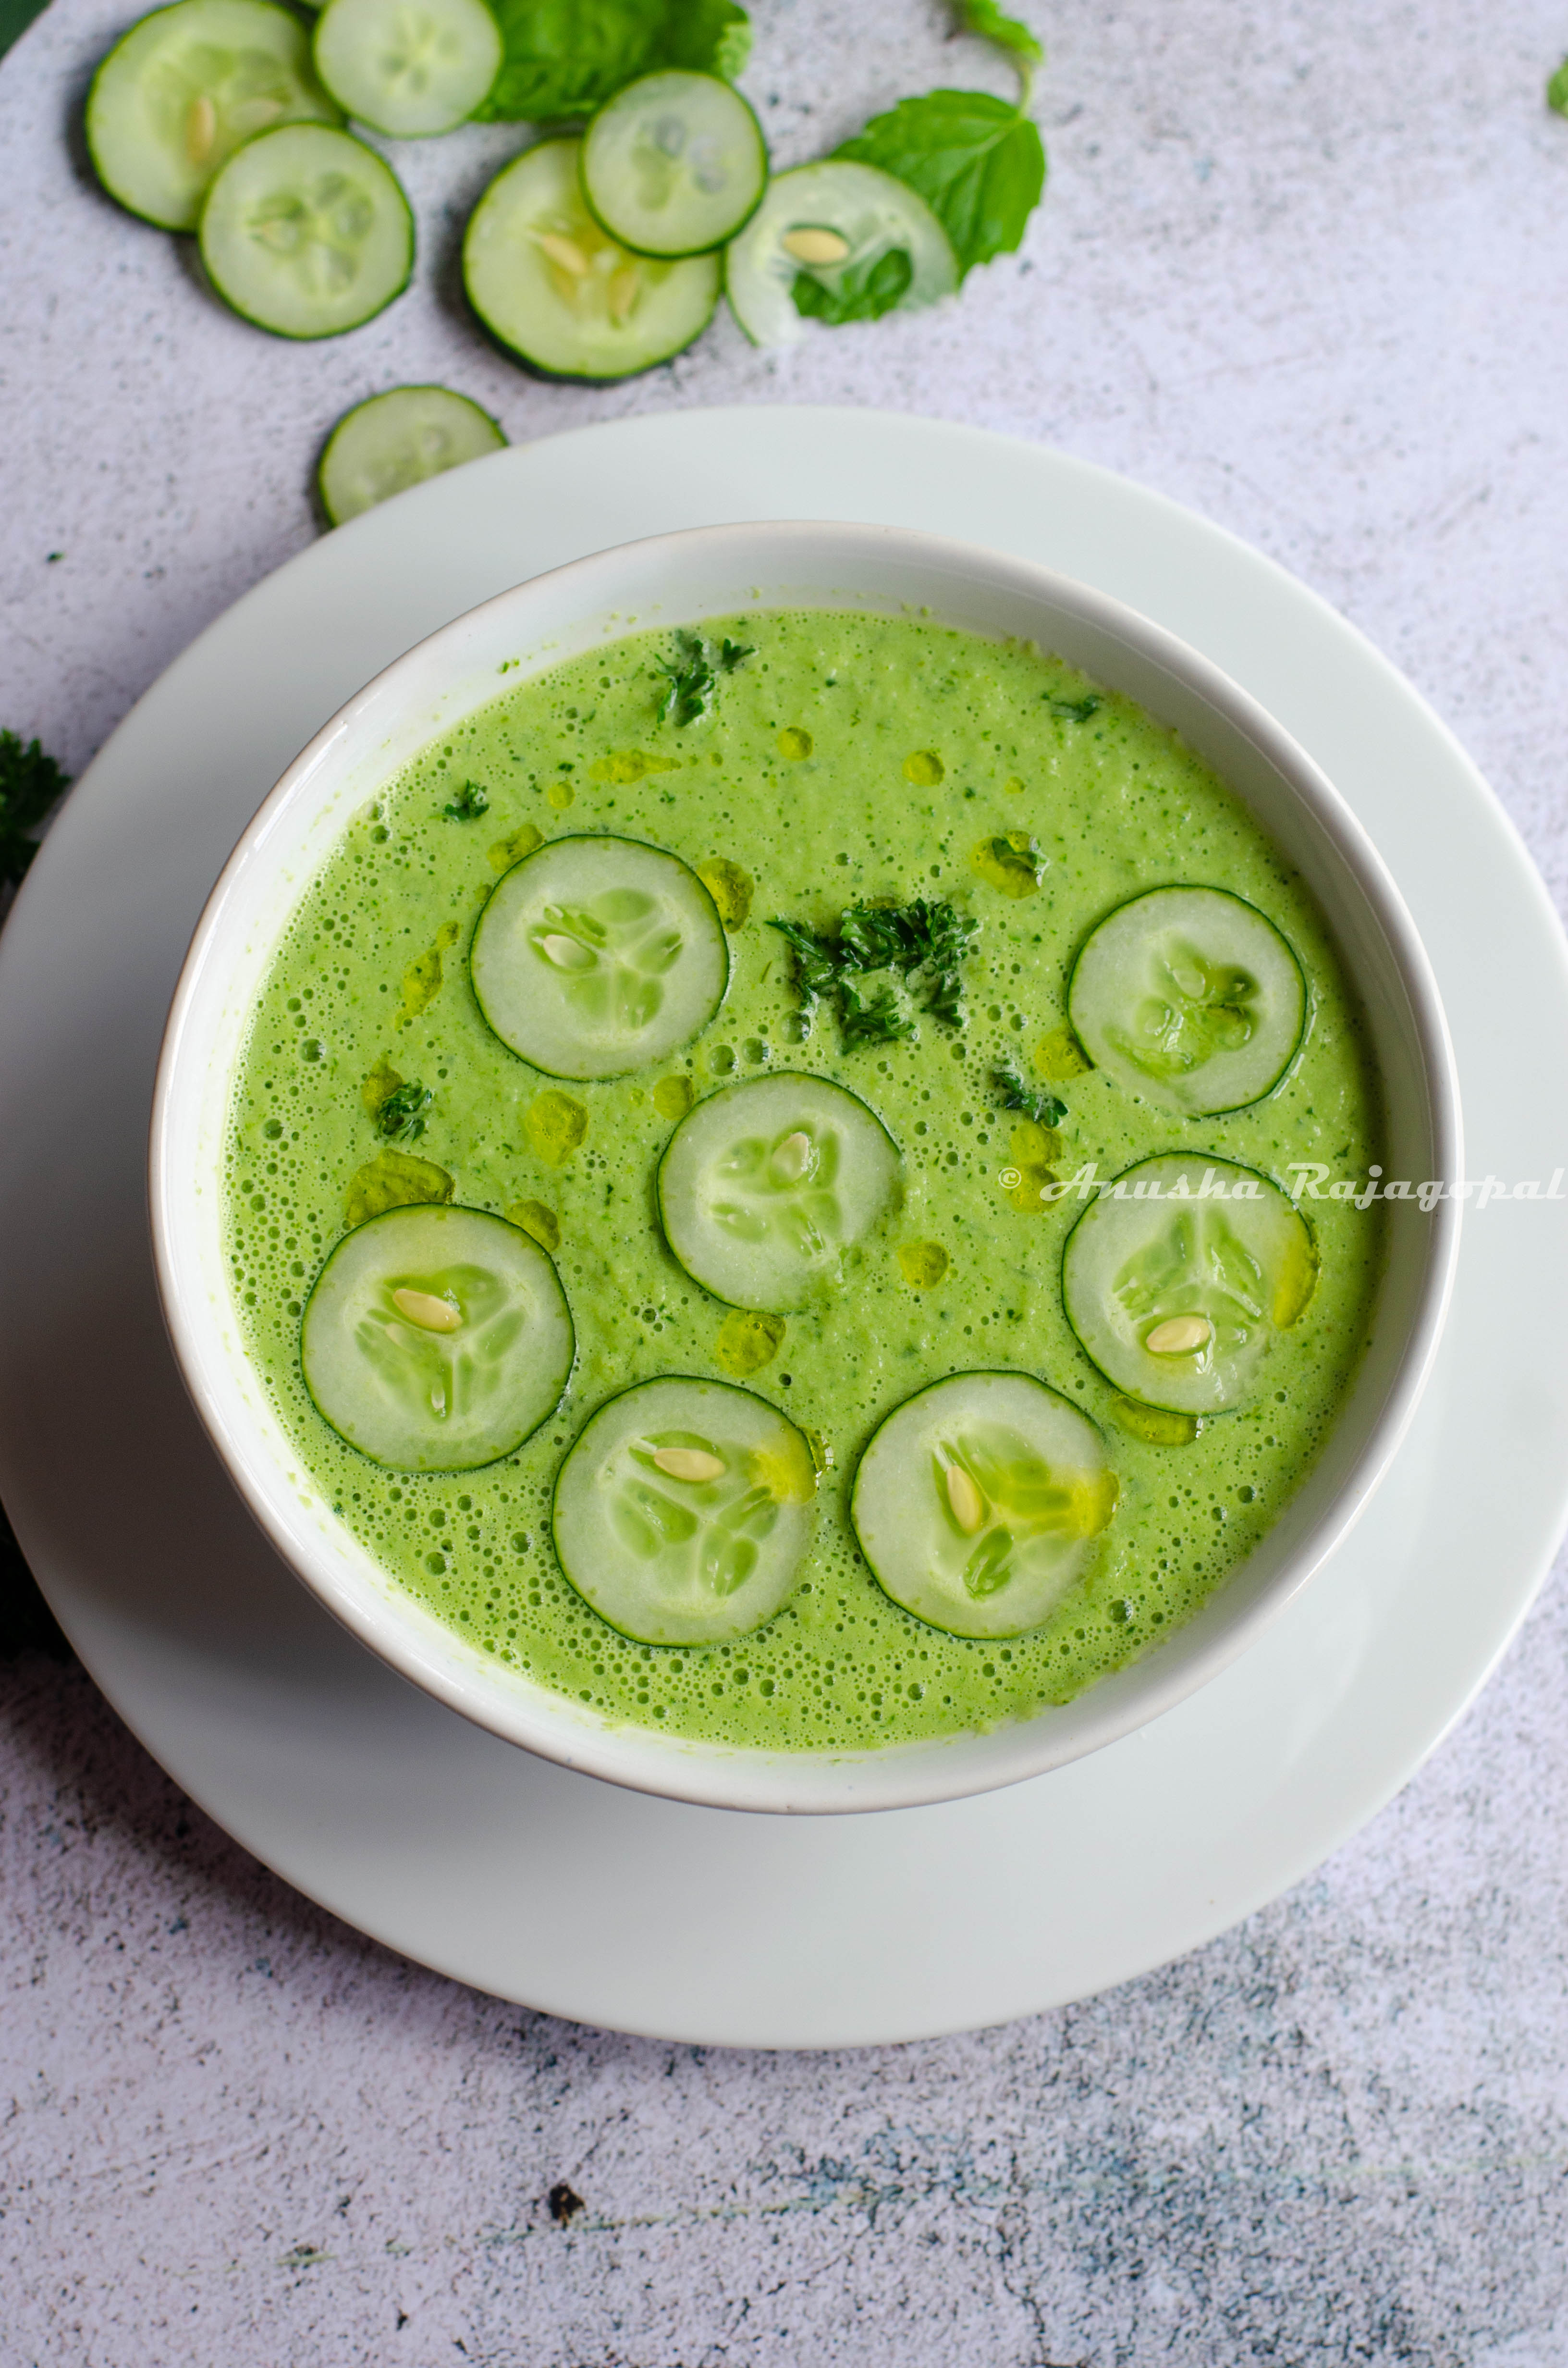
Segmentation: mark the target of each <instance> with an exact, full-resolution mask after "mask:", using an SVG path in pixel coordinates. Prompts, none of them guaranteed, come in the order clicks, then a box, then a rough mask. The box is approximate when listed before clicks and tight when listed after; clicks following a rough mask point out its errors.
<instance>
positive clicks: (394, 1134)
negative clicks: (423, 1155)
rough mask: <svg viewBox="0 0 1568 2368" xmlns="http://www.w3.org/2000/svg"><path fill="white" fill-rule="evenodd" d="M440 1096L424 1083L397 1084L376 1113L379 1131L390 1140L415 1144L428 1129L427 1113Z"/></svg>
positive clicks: (391, 1141)
mask: <svg viewBox="0 0 1568 2368" xmlns="http://www.w3.org/2000/svg"><path fill="white" fill-rule="evenodd" d="M435 1099H436V1097H435V1096H434V1094H432V1093H430V1092H429V1091H428V1090H427V1088H426V1087H424V1086H415V1085H407V1086H394V1087H393V1088H392V1092H391V1093H390V1094H389V1095H388V1096H387V1098H386V1099H385V1101H383V1102H382V1104H381V1108H380V1109H379V1110H377V1112H376V1133H378V1134H384V1135H385V1136H386V1138H387V1141H388V1142H389V1143H414V1142H415V1141H417V1139H418V1137H419V1136H420V1135H422V1134H423V1133H424V1132H425V1113H426V1110H428V1109H429V1107H430V1105H431V1103H432V1102H433V1101H434V1100H435Z"/></svg>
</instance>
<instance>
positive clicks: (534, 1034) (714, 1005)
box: [469, 837, 730, 1077]
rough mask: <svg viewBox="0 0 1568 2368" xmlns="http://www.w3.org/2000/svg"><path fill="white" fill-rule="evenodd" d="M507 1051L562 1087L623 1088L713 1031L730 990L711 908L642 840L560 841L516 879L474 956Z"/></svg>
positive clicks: (498, 889)
mask: <svg viewBox="0 0 1568 2368" xmlns="http://www.w3.org/2000/svg"><path fill="white" fill-rule="evenodd" d="M469 966H470V970H471V973H472V979H473V991H474V994H475V996H476V997H477V998H478V1002H479V1008H480V1009H481V1011H482V1012H483V1014H484V1017H485V1019H487V1020H488V1021H489V1023H490V1025H491V1027H492V1028H493V1029H494V1030H495V1033H496V1035H497V1036H499V1037H500V1039H501V1042H503V1044H506V1045H507V1046H508V1047H509V1048H510V1049H511V1051H512V1052H514V1053H518V1054H519V1055H520V1056H521V1058H522V1059H523V1060H525V1061H531V1062H532V1064H533V1065H534V1067H535V1068H536V1069H542V1070H544V1071H545V1073H546V1075H547V1076H552V1077H620V1076H625V1075H626V1073H627V1071H628V1070H630V1069H642V1068H646V1067H647V1065H648V1064H649V1063H650V1062H653V1061H663V1060H665V1058H666V1057H667V1056H668V1055H669V1054H670V1053H673V1052H675V1051H676V1048H677V1046H679V1045H681V1044H685V1043H687V1042H689V1041H690V1039H691V1038H692V1037H693V1036H695V1035H696V1034H697V1032H698V1030H699V1029H700V1028H705V1027H706V1026H707V1024H708V1022H709V1020H710V1019H712V1017H713V1014H714V1013H715V1012H716V1011H717V1010H718V1008H719V1006H720V1004H721V1003H722V1001H723V999H724V991H725V989H726V988H727V987H728V985H729V984H730V953H729V947H728V944H727V941H726V939H725V937H724V925H723V923H722V921H721V920H720V918H719V915H718V910H717V908H716V906H715V905H714V903H713V899H712V897H711V896H710V894H709V893H708V891H707V889H706V888H705V887H704V886H703V884H702V882H701V881H700V880H699V878H698V876H697V874H696V872H695V871H690V870H688V869H687V865H686V864H684V863H683V862H682V861H681V860H680V858H679V857H678V856H677V855H669V854H666V853H665V849H664V848H662V847H646V846H644V845H643V843H642V840H641V839H636V838H608V837H607V838H586V837H583V838H578V837H574V838H552V839H549V840H547V841H546V843H545V845H544V846H543V847H540V848H536V850H535V851H534V853H533V854H532V855H525V856H524V858H523V860H522V861H521V862H520V863H515V864H514V865H513V866H512V869H511V870H510V871H507V872H506V873H504V874H503V876H502V878H501V879H500V881H499V882H497V884H496V886H495V887H494V890H493V891H492V893H491V897H490V901H489V903H488V904H487V905H485V907H484V910H483V913H482V914H481V915H480V916H479V926H478V928H476V929H475V931H474V933H473V949H472V952H471V954H470V956H469Z"/></svg>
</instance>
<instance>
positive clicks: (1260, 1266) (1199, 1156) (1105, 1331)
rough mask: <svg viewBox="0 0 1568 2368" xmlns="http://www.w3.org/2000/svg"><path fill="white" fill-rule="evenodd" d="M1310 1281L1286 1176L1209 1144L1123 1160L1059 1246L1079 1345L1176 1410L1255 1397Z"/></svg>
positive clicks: (1127, 1389) (1134, 1389)
mask: <svg viewBox="0 0 1568 2368" xmlns="http://www.w3.org/2000/svg"><path fill="white" fill-rule="evenodd" d="M1316 1281H1317V1252H1316V1250H1315V1249H1314V1247H1313V1245H1312V1235H1311V1234H1310V1233H1309V1232H1308V1230H1307V1225H1306V1221H1305V1219H1304V1218H1303V1217H1302V1216H1301V1212H1300V1211H1299V1210H1298V1209H1297V1208H1296V1207H1295V1206H1294V1205H1293V1203H1292V1202H1291V1201H1290V1200H1289V1199H1287V1197H1286V1195H1285V1194H1284V1193H1283V1192H1282V1191H1281V1190H1279V1188H1278V1185H1277V1184H1271V1183H1270V1182H1269V1181H1268V1179H1267V1177H1265V1176H1257V1175H1255V1174H1254V1172H1253V1171H1252V1169H1251V1168H1250V1167H1238V1166H1236V1165H1235V1163H1234V1162H1233V1161H1232V1160H1229V1159H1211V1158H1209V1157H1207V1156H1205V1155H1204V1154H1203V1153H1202V1152H1198V1153H1195V1154H1187V1153H1174V1152H1171V1153H1166V1154H1165V1156H1163V1157H1160V1158H1157V1159H1144V1160H1142V1161H1140V1162H1139V1164H1138V1166H1137V1167H1130V1168H1128V1169H1127V1171H1126V1173H1125V1174H1124V1175H1122V1176H1119V1177H1118V1178H1117V1179H1116V1182H1115V1185H1114V1186H1113V1188H1112V1190H1110V1191H1109V1192H1107V1193H1102V1194H1101V1196H1100V1198H1099V1199H1098V1200H1096V1201H1090V1203H1089V1205H1088V1207H1087V1208H1086V1209H1085V1212H1084V1213H1083V1215H1082V1216H1081V1217H1080V1218H1079V1220H1078V1222H1077V1224H1075V1225H1074V1228H1073V1231H1072V1232H1071V1233H1070V1234H1069V1235H1068V1236H1067V1247H1066V1248H1065V1250H1064V1251H1063V1252H1062V1304H1063V1305H1064V1306H1065V1308H1066V1311H1067V1321H1068V1322H1069V1324H1071V1326H1073V1329H1074V1332H1075V1333H1076V1334H1077V1336H1078V1338H1079V1340H1080V1342H1081V1343H1082V1345H1083V1348H1084V1349H1085V1354H1086V1355H1087V1356H1088V1357H1090V1358H1091V1359H1092V1360H1093V1361H1094V1363H1095V1364H1096V1365H1097V1366H1098V1367H1099V1369H1100V1371H1101V1372H1102V1373H1103V1374H1104V1375H1105V1377H1106V1379H1107V1380H1108V1382H1113V1383H1115V1385H1116V1387H1117V1388H1118V1389H1119V1390H1120V1391H1121V1392H1122V1393H1123V1394H1124V1395H1126V1396H1128V1397H1130V1398H1136V1399H1138V1400H1139V1401H1140V1402H1141V1403H1142V1405H1144V1406H1166V1407H1169V1408H1171V1409H1172V1410H1173V1411H1174V1412H1176V1413H1177V1414H1196V1415H1203V1414H1220V1413H1222V1412H1223V1411H1224V1409H1225V1408H1226V1407H1227V1406H1240V1405H1241V1404H1242V1403H1243V1401H1244V1399H1246V1398H1248V1397H1250V1396H1251V1395H1253V1393H1254V1392H1255V1391H1256V1388H1257V1387H1258V1385H1259V1383H1260V1381H1261V1380H1262V1367H1263V1365H1264V1363H1265V1360H1267V1356H1268V1353H1269V1350H1270V1349H1272V1348H1273V1346H1274V1343H1275V1341H1276V1339H1277V1338H1278V1335H1279V1334H1280V1333H1281V1332H1283V1331H1285V1330H1286V1329H1287V1328H1288V1326H1290V1325H1292V1324H1294V1322H1295V1321H1296V1318H1297V1317H1298V1316H1299V1315H1301V1311H1302V1309H1303V1308H1304V1307H1305V1306H1306V1304H1307V1302H1308V1301H1309V1300H1310V1299H1311V1297H1312V1290H1313V1286H1314V1285H1315V1283H1316Z"/></svg>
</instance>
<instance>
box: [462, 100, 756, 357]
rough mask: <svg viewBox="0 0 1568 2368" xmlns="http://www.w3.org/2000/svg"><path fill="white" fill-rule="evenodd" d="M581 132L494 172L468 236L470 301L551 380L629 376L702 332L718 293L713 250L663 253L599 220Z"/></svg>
mask: <svg viewBox="0 0 1568 2368" xmlns="http://www.w3.org/2000/svg"><path fill="white" fill-rule="evenodd" d="M582 145H583V143H582V142H581V141H580V140H543V141H540V143H539V145H538V146H537V147H534V148H525V149H524V151H523V153H522V154H521V155H520V156H519V157H517V160H516V162H515V163H513V164H510V165H507V166H506V169H505V170H504V171H503V172H500V173H497V175H496V176H495V178H494V180H493V181H492V182H491V184H490V187H489V188H487V189H486V190H485V192H484V195H483V197H482V198H481V199H480V200H479V203H478V204H477V205H476V206H475V208H474V210H473V211H472V214H471V215H470V217H469V224H468V229H467V231H466V233H464V236H463V286H464V287H465V288H466V289H467V290H468V301H469V302H470V303H471V304H472V306H473V309H474V311H475V312H476V313H478V315H479V317H480V319H481V320H482V321H483V324H484V325H485V327H486V328H487V329H488V330H489V331H490V332H491V334H492V336H495V337H497V338H498V339H499V340H500V342H501V344H502V345H504V346H505V347H506V348H507V350H508V352H510V353H514V354H516V355H517V357H518V359H520V360H522V361H525V362H528V364H529V365H530V366H531V367H532V368H533V369H535V370H543V371H545V372H546V373H547V374H548V375H549V376H551V377H554V378H583V379H610V378H630V377H631V375H632V373H633V372H634V371H636V370H651V369H652V368H653V364H654V363H655V362H665V361H668V360H669V359H670V357H671V355H672V354H678V353H681V352H683V351H684V350H685V348H686V347H687V346H689V345H690V343H691V341H692V339H693V338H694V337H698V336H701V334H702V332H703V330H704V329H705V328H706V327H707V325H708V324H709V322H710V320H711V319H712V317H713V307H714V305H715V304H716V303H717V302H718V301H719V281H720V277H721V273H722V265H721V263H720V260H719V257H718V256H714V255H697V256H687V258H686V260H685V261H683V262H679V263H661V262H657V261H654V260H653V259H651V258H650V257H648V256H640V255H633V254H632V253H631V251H630V249H629V248H627V247H624V246H621V245H619V244H618V243H617V241H615V240H614V239H612V238H610V237H608V235H607V233H605V232H604V231H603V230H601V229H600V227H599V225H598V223H597V222H596V221H595V220H594V217H593V215H592V214H591V213H590V212H589V211H588V209H587V205H586V202H585V199H584V197H583V190H582V186H581V183H580V181H579V179H578V173H577V165H578V158H579V155H580V154H581V151H582Z"/></svg>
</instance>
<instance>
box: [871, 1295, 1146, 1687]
mask: <svg viewBox="0 0 1568 2368" xmlns="http://www.w3.org/2000/svg"><path fill="white" fill-rule="evenodd" d="M1068 1320H1069V1322H1071V1320H1072V1319H1071V1317H1069V1319H1068ZM1074 1337H1076V1336H1074ZM1095 1371H1096V1372H1098V1371H1099V1367H1098V1366H1097V1365H1096V1367H1095ZM993 1377H994V1378H995V1379H997V1380H999V1381H1007V1382H1032V1383H1034V1385H1035V1387H1036V1389H1038V1390H1044V1391H1046V1392H1047V1393H1048V1394H1049V1395H1051V1397H1053V1398H1060V1399H1061V1401H1062V1405H1063V1406H1066V1407H1067V1408H1068V1409H1069V1411H1070V1412H1072V1413H1073V1414H1075V1415H1077V1416H1079V1417H1081V1418H1082V1420H1083V1421H1085V1422H1086V1423H1087V1424H1088V1426H1089V1429H1091V1430H1092V1431H1093V1432H1094V1434H1095V1436H1096V1439H1097V1440H1099V1442H1100V1444H1101V1446H1102V1447H1103V1448H1104V1449H1105V1460H1106V1463H1107V1464H1108V1467H1109V1469H1110V1470H1111V1472H1112V1473H1113V1474H1114V1472H1115V1470H1116V1465H1115V1463H1114V1461H1113V1459H1112V1456H1111V1452H1110V1446H1109V1442H1108V1440H1107V1438H1106V1435H1105V1431H1104V1429H1102V1428H1101V1426H1100V1425H1099V1424H1098V1423H1097V1422H1096V1420H1095V1418H1094V1416H1093V1415H1092V1414H1087V1413H1085V1410H1084V1408H1083V1407H1082V1406H1074V1404H1073V1401H1072V1399H1071V1398H1070V1397H1069V1396H1068V1395H1067V1393H1066V1391H1065V1390H1059V1389H1058V1388H1057V1386H1056V1384H1055V1383H1054V1382H1048V1381H1047V1380H1046V1379H1045V1377H1044V1375H1043V1374H1041V1373H1034V1372H1029V1371H1028V1368H1027V1367H1025V1366H1022V1365H960V1366H959V1367H958V1368H957V1370H956V1371H955V1372H950V1373H938V1374H937V1378H936V1380H935V1381H934V1382H922V1383H921V1384H920V1387H919V1388H918V1389H917V1390H911V1391H910V1393H909V1395H908V1396H907V1397H906V1398H900V1400H899V1402H898V1404H897V1406H892V1407H890V1408H889V1410H888V1412H887V1413H886V1414H885V1415H883V1417H882V1418H881V1422H880V1423H878V1425H877V1427H876V1429H875V1430H874V1431H873V1432H872V1433H871V1436H870V1438H869V1440H867V1441H866V1444H865V1446H864V1447H863V1448H862V1449H861V1450H860V1452H859V1454H858V1456H857V1457H856V1459H855V1477H854V1479H853V1480H852V1481H851V1482H850V1484H849V1499H848V1503H847V1505H846V1508H845V1509H846V1511H847V1513H848V1515H849V1526H850V1528H851V1529H852V1530H853V1531H854V1532H855V1543H856V1544H857V1545H858V1547H859V1549H860V1554H861V1556H862V1558H863V1560H864V1562H865V1565H866V1567H867V1569H868V1570H869V1572H870V1574H871V1577H873V1578H874V1579H875V1580H876V1582H877V1585H878V1586H879V1587H880V1588H881V1590H882V1593H883V1594H884V1595H885V1596H886V1597H887V1600H888V1601H889V1602H890V1603H891V1604H892V1606H893V1607H894V1609H895V1610H896V1611H902V1612H903V1613H905V1614H906V1616H907V1617H908V1618H909V1619H911V1620H917V1621H918V1622H919V1623H920V1625H921V1627H922V1628H929V1629H931V1630H933V1631H934V1633H935V1634H937V1635H938V1636H952V1637H956V1638H957V1640H958V1642H959V1643H960V1644H961V1645H995V1644H999V1643H1003V1642H1005V1641H1006V1638H1008V1637H1009V1636H1032V1635H1033V1634H1034V1633H1035V1631H1036V1629H1039V1628H1043V1627H1044V1625H1045V1621H1044V1620H1037V1621H1035V1622H1033V1624H1032V1625H1031V1626H1030V1627H1028V1628H998V1629H994V1630H993V1631H992V1632H991V1633H990V1634H988V1635H984V1636H968V1635H965V1634H964V1633H963V1631H962V1630H961V1629H959V1628H940V1627H938V1626H937V1622H936V1621H934V1620H927V1619H926V1615H925V1613H924V1612H923V1611H910V1608H909V1606H908V1604H907V1603H901V1602H900V1600H899V1599H898V1597H897V1596H896V1595H894V1593H893V1592H892V1588H890V1587H888V1586H887V1585H886V1583H885V1582H884V1580H883V1578H882V1575H881V1571H879V1570H878V1568H877V1565H876V1564H875V1563H874V1562H873V1561H872V1560H871V1555H870V1550H869V1547H868V1545H867V1543H866V1541H865V1539H864V1538H863V1537H862V1536H861V1535H860V1524H859V1522H858V1520H856V1518H855V1504H856V1499H857V1498H858V1496H859V1494H860V1474H862V1472H863V1471H864V1470H865V1468H866V1458H867V1456H868V1455H869V1453H870V1452H871V1450H872V1448H873V1447H875V1445H876V1443H877V1441H878V1440H879V1439H880V1438H881V1435H882V1433H883V1431H884V1430H885V1429H887V1427H888V1425H889V1423H890V1422H892V1420H893V1419H894V1418H895V1417H897V1416H899V1415H901V1414H902V1413H903V1410H904V1408H905V1406H913V1405H914V1404H915V1400H916V1399H917V1398H923V1397H928V1396H929V1395H930V1394H931V1392H932V1391H933V1390H945V1389H946V1388H947V1387H948V1385H949V1383H951V1382H977V1381H987V1380H990V1379H992V1378H993ZM1106 1526H1107V1527H1109V1523H1107V1525H1106ZM1050 1617H1051V1613H1049V1612H1048V1613H1047V1614H1046V1618H1047V1619H1049V1618H1050Z"/></svg>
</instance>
